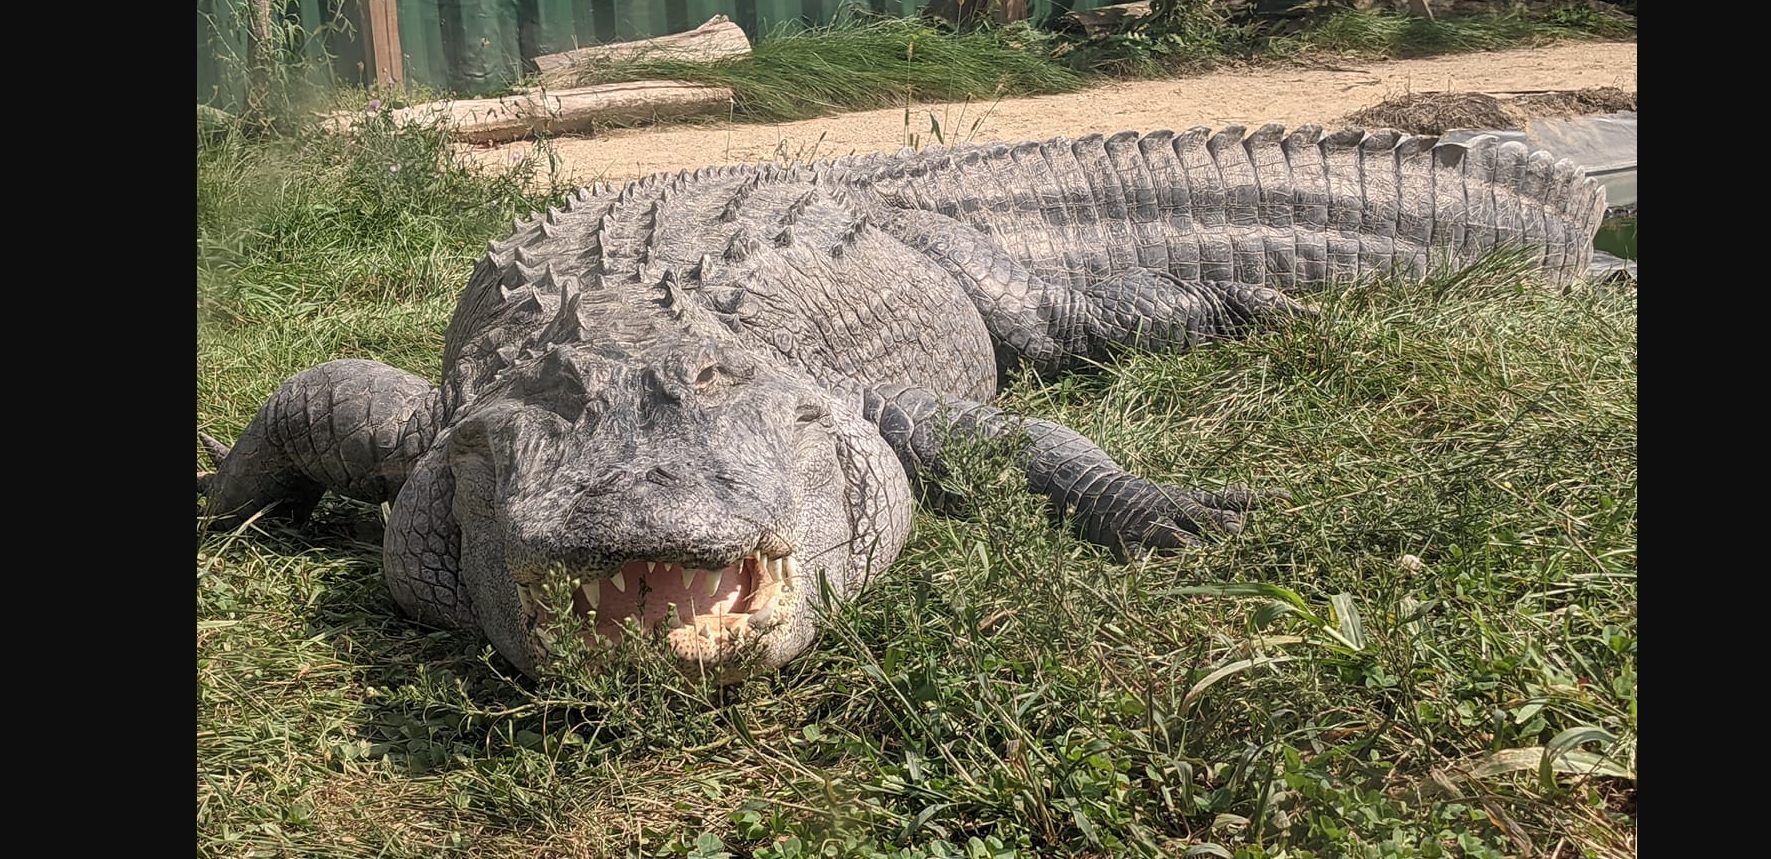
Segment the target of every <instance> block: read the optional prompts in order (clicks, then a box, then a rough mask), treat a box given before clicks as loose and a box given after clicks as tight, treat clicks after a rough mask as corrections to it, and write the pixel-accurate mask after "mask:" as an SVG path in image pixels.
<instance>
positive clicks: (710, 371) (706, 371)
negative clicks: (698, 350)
mask: <svg viewBox="0 0 1771 859" xmlns="http://www.w3.org/2000/svg"><path fill="white" fill-rule="evenodd" d="M715 372H717V370H716V369H715V367H714V365H712V364H708V365H707V366H705V367H702V368H701V372H699V373H696V374H695V387H697V388H705V387H707V386H708V385H711V384H713V376H714V374H715Z"/></svg>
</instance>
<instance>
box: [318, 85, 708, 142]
mask: <svg viewBox="0 0 1771 859" xmlns="http://www.w3.org/2000/svg"><path fill="white" fill-rule="evenodd" d="M731 109H732V91H731V90H729V89H726V88H725V87H708V86H697V85H695V84H688V83H683V82H682V81H630V82H628V83H618V84H601V85H599V86H592V87H579V88H575V89H560V90H551V91H547V92H542V91H540V90H537V91H534V92H529V93H523V94H520V95H507V96H504V97H502V98H469V99H455V100H451V101H433V102H429V103H427V104H418V105H413V106H411V107H403V108H400V109H398V110H395V111H393V112H392V118H393V121H394V122H396V123H400V124H405V123H419V124H430V123H437V124H439V125H440V126H441V127H442V128H443V130H444V131H445V132H447V133H448V135H449V137H450V139H452V140H455V141H458V142H461V143H506V142H509V141H512V140H522V139H524V138H528V137H535V136H538V135H549V134H587V133H593V132H594V131H595V129H596V126H598V125H643V124H645V123H649V122H654V121H657V120H659V119H666V118H671V117H678V116H704V115H708V114H715V115H718V114H725V113H729V112H730V111H731ZM362 118H363V116H362V114H361V113H358V112H355V111H347V112H342V113H336V114H333V115H332V116H331V117H330V118H329V121H328V127H330V128H332V129H333V130H335V131H349V130H350V129H351V128H352V127H353V126H354V125H355V124H356V123H357V122H360V121H361V120H362Z"/></svg>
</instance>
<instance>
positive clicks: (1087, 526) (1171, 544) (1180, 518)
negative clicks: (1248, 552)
mask: <svg viewBox="0 0 1771 859" xmlns="http://www.w3.org/2000/svg"><path fill="white" fill-rule="evenodd" d="M1276 501H1277V502H1290V501H1291V494H1290V493H1288V492H1286V491H1285V490H1283V489H1227V490H1223V491H1221V492H1206V491H1203V490H1195V489H1182V488H1180V487H1177V486H1168V485H1165V484H1161V483H1156V482H1154V481H1149V480H1144V479H1142V478H1138V479H1136V480H1135V481H1134V482H1133V483H1131V484H1129V485H1127V486H1124V487H1122V488H1121V489H1120V491H1118V492H1116V493H1113V494H1112V495H1110V496H1107V497H1105V498H1103V499H1102V501H1101V502H1100V503H1099V504H1097V505H1095V508H1094V509H1093V510H1090V511H1078V514H1079V517H1080V520H1081V521H1080V525H1081V528H1082V533H1083V536H1084V537H1086V538H1088V539H1089V540H1090V541H1091V542H1095V543H1099V544H1101V545H1103V546H1106V547H1108V548H1109V549H1112V550H1113V554H1114V556H1115V557H1117V558H1118V559H1119V561H1120V562H1121V563H1123V562H1126V561H1128V560H1133V559H1136V558H1141V557H1143V556H1145V555H1147V554H1149V553H1150V552H1152V551H1159V550H1165V549H1178V548H1181V547H1183V546H1191V545H1195V544H1197V543H1199V542H1200V541H1201V540H1205V539H1211V538H1213V537H1215V536H1218V535H1222V534H1239V533H1241V532H1242V520H1243V514H1245V513H1248V512H1249V511H1251V510H1255V509H1257V508H1260V507H1264V506H1268V505H1271V504H1272V503H1273V502H1276Z"/></svg>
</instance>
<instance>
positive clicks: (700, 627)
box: [695, 623, 714, 641]
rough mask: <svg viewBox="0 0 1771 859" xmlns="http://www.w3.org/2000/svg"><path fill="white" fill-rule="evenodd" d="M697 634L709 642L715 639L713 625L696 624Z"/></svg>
mask: <svg viewBox="0 0 1771 859" xmlns="http://www.w3.org/2000/svg"><path fill="white" fill-rule="evenodd" d="M695 634H696V635H699V636H701V637H702V638H705V639H707V640H708V641H712V640H713V638H714V636H713V625H712V624H707V623H700V624H696V625H695Z"/></svg>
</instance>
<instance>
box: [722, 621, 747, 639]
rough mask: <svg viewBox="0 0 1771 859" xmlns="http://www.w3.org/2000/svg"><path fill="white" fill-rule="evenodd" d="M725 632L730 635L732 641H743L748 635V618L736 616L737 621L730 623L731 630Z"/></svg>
mask: <svg viewBox="0 0 1771 859" xmlns="http://www.w3.org/2000/svg"><path fill="white" fill-rule="evenodd" d="M727 634H728V635H730V636H731V637H732V640H734V641H744V640H745V639H747V638H749V637H750V618H747V617H741V618H738V622H737V623H734V624H732V626H731V631H730V632H729V633H727Z"/></svg>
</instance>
